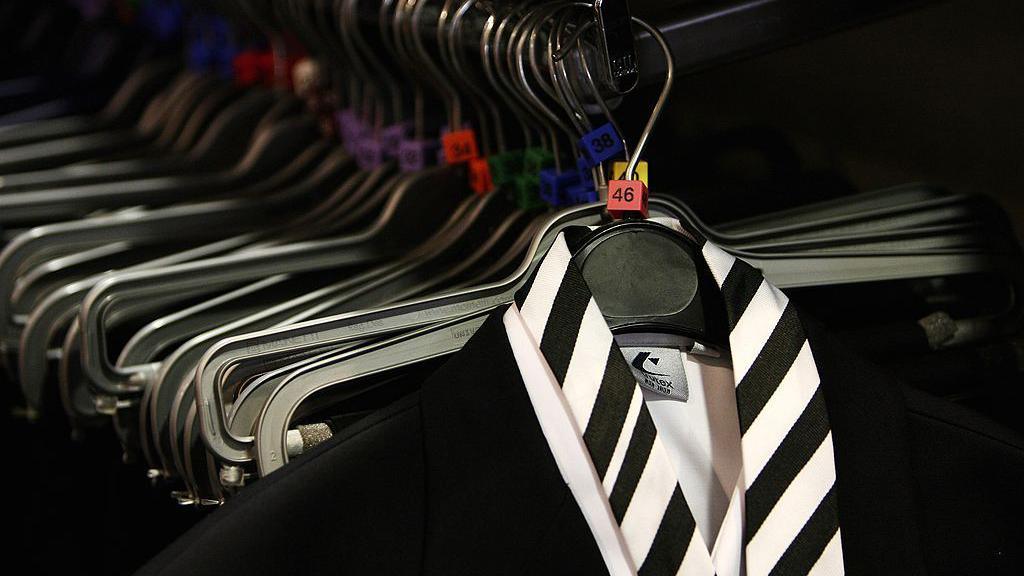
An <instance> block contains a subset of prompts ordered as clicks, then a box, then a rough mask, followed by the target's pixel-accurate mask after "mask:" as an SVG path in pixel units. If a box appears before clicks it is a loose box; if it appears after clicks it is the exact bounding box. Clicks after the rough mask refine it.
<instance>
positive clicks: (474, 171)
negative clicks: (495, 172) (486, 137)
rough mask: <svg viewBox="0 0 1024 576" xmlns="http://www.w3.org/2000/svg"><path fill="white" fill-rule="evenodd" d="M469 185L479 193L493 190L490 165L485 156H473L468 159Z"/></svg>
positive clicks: (482, 193)
mask: <svg viewBox="0 0 1024 576" xmlns="http://www.w3.org/2000/svg"><path fill="white" fill-rule="evenodd" d="M469 187H470V188H472V189H473V192H476V193H477V194H479V195H484V194H487V193H488V192H490V191H492V190H494V180H493V179H492V178H491V166H490V164H488V163H487V159H486V158H473V159H471V160H470V161H469Z"/></svg>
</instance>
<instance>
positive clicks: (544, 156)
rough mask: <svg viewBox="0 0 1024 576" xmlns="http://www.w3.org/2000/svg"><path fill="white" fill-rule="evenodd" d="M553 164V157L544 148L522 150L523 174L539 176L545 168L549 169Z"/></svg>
mask: <svg viewBox="0 0 1024 576" xmlns="http://www.w3.org/2000/svg"><path fill="white" fill-rule="evenodd" d="M554 163H555V156H554V155H553V154H552V153H551V152H549V151H548V150H545V149H544V148H539V147H536V146H534V147H532V148H527V149H525V150H523V172H524V173H525V174H540V171H541V170H543V169H545V168H550V167H551V166H553V165H554Z"/></svg>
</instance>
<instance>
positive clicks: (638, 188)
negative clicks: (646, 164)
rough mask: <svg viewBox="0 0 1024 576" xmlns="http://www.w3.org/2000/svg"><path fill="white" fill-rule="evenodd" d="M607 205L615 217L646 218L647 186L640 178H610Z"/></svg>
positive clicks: (609, 211)
mask: <svg viewBox="0 0 1024 576" xmlns="http://www.w3.org/2000/svg"><path fill="white" fill-rule="evenodd" d="M607 206H608V208H607V209H608V213H609V214H611V215H612V218H615V219H622V218H647V186H646V185H645V184H644V183H643V182H641V181H640V180H611V181H610V182H608V205H607Z"/></svg>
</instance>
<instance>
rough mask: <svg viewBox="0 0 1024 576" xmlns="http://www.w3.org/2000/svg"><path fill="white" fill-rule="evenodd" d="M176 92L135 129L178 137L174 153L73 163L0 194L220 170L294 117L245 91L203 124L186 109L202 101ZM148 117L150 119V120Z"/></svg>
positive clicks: (30, 176) (13, 182) (14, 177)
mask: <svg viewBox="0 0 1024 576" xmlns="http://www.w3.org/2000/svg"><path fill="white" fill-rule="evenodd" d="M183 77H184V78H185V79H186V80H188V79H190V78H195V77H196V76H195V75H194V74H188V73H186V74H183ZM181 84H182V85H183V86H185V87H186V88H187V87H188V86H190V84H189V83H188V82H182V83H181ZM181 91H182V88H181V87H180V86H179V87H178V88H177V89H175V88H172V89H171V94H168V96H167V101H168V102H170V103H171V104H170V106H168V107H166V109H165V108H164V107H161V106H154V107H153V108H152V109H151V110H147V115H144V116H143V118H142V120H140V124H148V125H149V127H148V128H146V127H140V128H139V129H138V130H139V132H141V133H143V134H149V135H150V136H148V137H152V138H157V134H156V133H157V132H161V131H167V132H168V134H169V136H168V139H170V140H173V137H174V136H175V135H177V136H179V137H180V142H179V141H175V143H174V146H176V147H177V149H176V150H173V149H172V150H168V151H164V152H163V153H161V154H160V155H154V154H155V151H154V152H153V153H151V154H149V155H148V156H144V157H136V158H127V159H118V158H115V157H107V158H106V159H104V160H101V161H95V162H88V163H78V164H73V165H68V166H62V167H60V168H54V169H50V170H40V171H35V172H23V173H19V174H10V175H6V176H5V177H4V185H3V186H2V187H0V192H3V193H7V192H16V191H33V190H46V189H50V188H63V187H69V186H80V185H89V184H99V183H104V182H108V183H109V182H120V181H125V180H132V179H137V178H145V177H153V176H165V175H174V174H179V173H181V172H182V171H184V170H186V168H187V169H188V170H189V171H193V170H194V171H197V172H214V171H217V170H225V169H228V168H230V167H231V165H232V164H234V163H235V162H237V161H238V160H239V159H240V158H241V156H242V155H243V154H244V153H245V147H244V146H239V143H240V142H249V141H250V139H251V138H252V137H253V134H254V133H256V132H259V131H260V128H261V127H263V126H264V125H265V124H266V123H267V121H268V120H275V119H279V118H281V117H282V112H284V113H289V114H290V113H294V112H296V110H295V103H294V100H293V99H291V98H287V97H284V98H282V97H281V96H280V95H275V94H274V93H272V92H269V91H265V90H253V89H250V90H247V91H245V93H243V94H241V96H240V97H239V98H237V99H236V100H234V101H232V102H231V103H230V104H229V105H228V106H227V107H226V108H224V109H222V110H220V111H219V112H217V113H216V115H215V116H214V117H212V118H211V119H210V120H209V121H208V122H205V123H204V122H203V119H204V118H205V117H207V116H208V115H209V112H210V111H207V112H204V113H202V114H200V113H198V112H197V111H194V110H192V109H191V107H190V106H189V104H191V103H194V104H196V106H197V107H198V108H202V107H203V106H202V101H199V102H195V101H194V99H186V98H185V97H186V96H187V95H188V90H187V89H186V90H184V94H181V95H174V94H175V93H176V92H181ZM213 104H217V102H216V101H215V102H213ZM177 110H184V111H185V112H183V113H179V114H176V115H174V118H173V122H172V118H170V117H171V116H172V113H173V112H175V111H177ZM211 111H212V110H211ZM150 112H152V114H149V113H150ZM193 142H194V143H193ZM186 144H191V145H190V146H186Z"/></svg>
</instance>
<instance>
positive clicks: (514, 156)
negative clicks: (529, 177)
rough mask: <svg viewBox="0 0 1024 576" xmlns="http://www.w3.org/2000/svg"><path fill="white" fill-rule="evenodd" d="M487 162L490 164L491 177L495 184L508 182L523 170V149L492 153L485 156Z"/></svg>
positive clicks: (499, 184)
mask: <svg viewBox="0 0 1024 576" xmlns="http://www.w3.org/2000/svg"><path fill="white" fill-rule="evenodd" d="M487 164H488V165H489V166H490V170H491V177H492V180H493V181H494V184H495V185H497V186H501V185H503V184H510V183H511V182H512V181H513V179H515V177H516V176H517V175H519V174H521V173H522V172H523V151H522V150H512V151H511V152H502V153H500V154H492V155H490V156H488V157H487Z"/></svg>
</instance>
